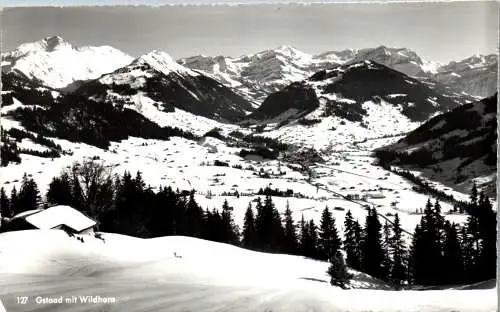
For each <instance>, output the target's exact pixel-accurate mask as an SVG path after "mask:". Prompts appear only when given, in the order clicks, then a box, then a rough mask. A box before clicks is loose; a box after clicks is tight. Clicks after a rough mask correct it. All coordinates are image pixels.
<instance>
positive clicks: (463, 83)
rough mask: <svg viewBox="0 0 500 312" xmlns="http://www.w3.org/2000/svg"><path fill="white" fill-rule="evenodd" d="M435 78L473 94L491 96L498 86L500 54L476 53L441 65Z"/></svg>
mask: <svg viewBox="0 0 500 312" xmlns="http://www.w3.org/2000/svg"><path fill="white" fill-rule="evenodd" d="M433 79H434V80H435V81H438V82H441V83H443V84H446V85H449V86H451V87H453V88H455V89H457V90H462V91H463V92H466V93H468V94H471V95H475V96H479V97H488V96H491V95H493V94H494V93H495V92H497V88H498V84H497V83H498V56H497V55H495V54H490V55H474V56H472V57H469V58H467V59H465V60H462V61H458V62H455V61H453V62H450V63H449V64H446V65H443V66H440V67H439V68H438V69H437V73H436V74H435V75H433Z"/></svg>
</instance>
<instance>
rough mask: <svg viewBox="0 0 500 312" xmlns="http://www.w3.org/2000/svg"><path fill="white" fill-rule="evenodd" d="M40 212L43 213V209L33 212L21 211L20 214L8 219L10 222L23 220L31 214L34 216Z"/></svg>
mask: <svg viewBox="0 0 500 312" xmlns="http://www.w3.org/2000/svg"><path fill="white" fill-rule="evenodd" d="M40 211H43V209H34V210H27V211H23V212H21V213H18V214H16V215H15V216H13V217H12V218H10V220H14V219H19V218H25V217H27V216H29V215H32V214H35V213H38V212H40Z"/></svg>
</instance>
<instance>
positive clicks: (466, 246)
mask: <svg viewBox="0 0 500 312" xmlns="http://www.w3.org/2000/svg"><path fill="white" fill-rule="evenodd" d="M474 245H475V244H474V238H473V237H472V234H471V233H470V230H469V228H468V224H466V225H465V226H464V227H462V228H461V229H460V246H461V250H462V254H463V261H464V280H465V282H466V283H475V282H479V280H478V279H477V276H478V274H477V268H478V263H479V261H478V259H479V251H478V250H477V249H476V248H475V247H474Z"/></svg>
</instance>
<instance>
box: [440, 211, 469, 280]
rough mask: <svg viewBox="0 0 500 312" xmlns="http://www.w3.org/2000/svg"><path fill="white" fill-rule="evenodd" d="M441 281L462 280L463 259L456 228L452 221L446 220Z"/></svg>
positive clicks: (463, 270) (463, 271) (463, 273)
mask: <svg viewBox="0 0 500 312" xmlns="http://www.w3.org/2000/svg"><path fill="white" fill-rule="evenodd" d="M443 262H444V264H445V265H444V266H443V270H444V272H443V282H444V284H448V285H456V284H460V283H463V282H464V275H465V269H464V259H463V255H462V248H461V246H460V242H459V239H458V234H457V228H456V225H455V224H454V223H450V222H448V221H446V223H445V239H444V246H443Z"/></svg>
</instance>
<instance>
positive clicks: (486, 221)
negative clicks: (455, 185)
mask: <svg viewBox="0 0 500 312" xmlns="http://www.w3.org/2000/svg"><path fill="white" fill-rule="evenodd" d="M477 210H478V213H477V215H478V225H479V231H478V232H479V239H480V253H479V259H478V269H477V273H478V278H479V279H481V280H488V279H493V278H495V276H496V252H497V250H496V240H497V232H496V212H495V211H494V210H493V208H492V205H491V203H490V200H489V198H488V197H487V196H486V195H485V194H484V193H483V192H482V191H481V193H480V196H479V201H478V207H477Z"/></svg>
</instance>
